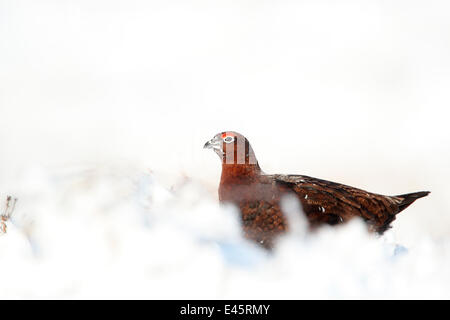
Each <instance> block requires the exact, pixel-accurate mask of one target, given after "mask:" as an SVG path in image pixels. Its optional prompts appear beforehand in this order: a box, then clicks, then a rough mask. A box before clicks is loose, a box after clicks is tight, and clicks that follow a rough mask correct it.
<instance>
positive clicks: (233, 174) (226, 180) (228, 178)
mask: <svg viewBox="0 0 450 320" xmlns="http://www.w3.org/2000/svg"><path fill="white" fill-rule="evenodd" d="M260 174H261V168H260V167H259V165H258V163H256V164H225V163H223V164H222V176H221V179H220V183H221V184H234V183H239V184H240V183H245V182H251V181H254V180H255V179H256V178H257V177H258V176H259V175H260Z"/></svg>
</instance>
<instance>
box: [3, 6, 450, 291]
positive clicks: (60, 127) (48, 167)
mask: <svg viewBox="0 0 450 320" xmlns="http://www.w3.org/2000/svg"><path fill="white" fill-rule="evenodd" d="M449 88H450V5H449V4H448V1H435V0H431V1H398V0H397V1H361V0H357V1H356V0H355V1H324V0H319V1H318V0H315V1H264V0H263V1H248V0H240V1H225V0H219V1H206V0H205V1H193V0H190V1H173V0H171V1H137V0H131V1H103V0H89V1H87V0H86V1H82V0H80V1H66V0H64V1H62V0H59V1H31V0H30V1H21V0H14V1H6V0H1V1H0V150H1V151H0V197H1V199H4V197H5V196H6V195H7V194H13V195H15V196H17V197H18V198H19V203H18V204H21V203H22V207H20V206H18V208H17V212H16V215H17V221H20V217H21V216H31V218H30V219H31V220H33V221H34V219H35V218H33V217H34V216H35V215H36V214H37V213H36V212H40V211H46V212H47V213H49V212H51V213H49V214H50V215H60V214H61V212H64V211H65V210H68V211H71V212H73V214H74V215H75V216H76V215H77V214H78V212H79V211H78V210H79V208H78V207H77V206H76V205H74V206H73V207H70V208H68V207H67V203H64V204H61V201H62V200H61V199H60V197H66V198H69V199H72V198H73V197H76V196H77V195H79V194H80V193H82V194H83V197H85V199H89V201H93V202H95V201H97V200H98V201H102V200H99V199H104V196H103V195H98V194H96V193H91V192H90V191H87V190H89V189H88V188H87V187H86V188H85V186H86V185H83V183H80V186H81V187H80V188H79V189H76V190H75V191H74V189H70V188H69V189H67V190H66V189H64V190H65V191H64V192H63V191H61V188H62V187H61V185H60V184H58V183H61V182H60V180H58V178H55V172H61V171H62V172H64V174H62V176H63V178H61V179H62V180H64V181H65V182H64V183H69V185H71V183H72V182H67V181H78V180H77V179H80V177H81V176H83V177H86V172H100V173H98V176H99V178H98V179H100V180H99V181H101V182H100V183H103V184H104V185H105V190H107V191H105V192H109V191H108V190H109V189H111V188H112V189H114V188H115V187H117V186H118V185H120V183H117V184H115V182H111V183H110V182H109V180H105V179H107V178H105V176H108V177H109V176H111V172H115V174H117V172H121V174H122V175H123V176H125V177H126V176H127V175H128V172H129V171H127V170H130V168H133V169H132V170H134V171H133V172H135V173H136V172H137V175H139V173H142V174H144V172H148V171H149V170H151V172H152V173H153V174H154V175H155V176H156V177H158V179H159V180H158V181H159V187H160V188H161V189H165V190H169V189H170V188H171V187H172V189H173V188H175V189H176V185H177V183H179V182H180V181H183V179H185V178H186V177H187V178H189V179H191V180H192V181H194V182H195V183H196V184H198V185H201V186H202V188H205V189H206V190H207V192H206V193H205V197H206V198H208V199H209V200H211V203H214V201H215V200H217V196H216V188H217V185H218V182H219V181H218V180H219V175H220V165H219V161H218V160H217V158H216V156H215V155H214V154H213V153H212V152H208V151H210V150H208V151H206V150H203V149H202V146H203V144H204V142H205V141H207V140H209V139H210V138H211V137H212V136H213V135H214V134H216V133H218V132H221V131H224V130H234V131H238V132H240V133H242V134H244V135H245V136H247V138H248V139H249V140H250V142H251V144H252V146H253V148H254V150H255V152H256V156H257V157H258V160H259V163H260V165H261V167H262V168H263V170H264V171H266V172H268V173H297V174H305V175H310V176H314V177H318V178H323V179H327V180H332V181H337V182H341V183H345V184H349V185H353V186H356V187H360V188H363V189H367V190H368V191H372V192H376V193H382V194H389V195H394V194H402V193H408V192H414V191H421V190H430V191H431V192H432V193H431V194H430V196H428V197H427V198H424V199H420V200H418V201H417V202H416V203H414V205H412V206H411V207H410V208H408V209H407V210H406V211H404V212H402V213H401V214H400V215H399V216H398V218H397V220H396V221H395V222H394V224H393V225H394V230H393V231H392V232H393V234H394V236H395V241H396V242H398V243H401V244H402V245H405V246H407V247H410V246H415V245H420V244H421V243H423V241H438V242H439V241H441V240H442V239H448V237H449V236H450V217H449V213H450V198H449V197H448V195H449V192H450V185H449V181H450V166H449V164H450V129H449V125H448V120H449V115H450V113H449V111H448V110H449V106H450V95H449ZM73 168H75V169H73ZM86 168H88V169H86ZM105 168H109V169H105ZM85 170H88V171H85ZM102 170H106V171H107V172H108V173H107V174H105V173H104V171H102ZM108 170H109V171H108ZM121 170H122V171H121ZM67 171H69V172H71V173H70V174H67ZM79 172H84V173H83V175H81V174H80V173H79ZM56 177H61V174H60V173H58V174H56ZM96 179H97V178H96ZM130 179H131V178H130ZM77 183H78V182H77ZM49 185H50V186H53V187H51V188H50V189H51V190H50V189H46V188H48V186H49ZM174 186H175V187H174ZM52 188H53V189H52ZM42 190H47V191H45V192H46V195H47V196H46V199H47V200H46V201H48V203H52V201H54V202H56V203H58V206H60V207H58V209H55V210H54V211H52V210H50V209H48V208H47V209H48V210H47V209H45V210H44V209H42V208H40V209H39V207H37V206H39V203H40V202H39V201H40V200H42V197H43V196H42V194H41V193H40V192H44V191H42ZM49 190H50V191H49ZM52 190H53V191H52ZM55 190H57V191H55ZM58 192H59V193H58ZM77 192H78V193H77ZM61 193H62V194H63V195H61ZM125 193H126V192H125ZM193 193H194V194H195V192H193ZM153 196H154V198H155V197H158V196H156V195H153ZM196 196H198V194H197V195H195V196H193V197H196ZM96 197H98V198H96ZM114 197H115V196H114ZM187 197H188V198H189V197H190V196H189V193H188V196H187ZM83 199H84V198H83ZM96 199H97V200H96ZM209 200H208V201H209ZM2 201H3V200H2ZM36 201H37V202H36ZM86 201H87V200H86ZM21 208H22V209H21ZM25 208H27V209H26V210H25ZM96 210H97V209H95V210H94V209H93V211H95V212H97V211H96ZM104 210H106V211H108V209H104ZM87 219H89V217H88V218H87ZM50 220H52V219H50ZM63 220H64V219H63ZM17 225H18V229H20V228H21V227H20V223H17ZM52 228H57V225H55V226H53V227H52ZM69 228H70V227H69ZM6 236H9V234H8V235H6ZM4 238H5V236H4V237H3V239H4ZM424 239H425V240H424ZM0 241H1V240H0ZM142 246H145V244H142ZM431 247H432V246H431ZM447 251H448V246H447ZM19 261H21V260H20V259H19ZM17 263H18V264H20V262H17ZM439 263H440V262H437V264H439ZM24 287H25V288H26V285H24ZM24 292H28V291H27V290H25V291H21V290H18V293H17V295H18V296H27V295H26V294H25V293H24ZM33 292H34V293H33V294H34V296H37V297H42V296H44V297H47V296H52V295H54V296H57V297H59V296H61V293H60V292H59V291H57V290H56V291H55V292H53V291H52V293H49V294H48V295H45V294H40V293H39V290H37V291H33ZM80 292H81V293H80V296H81V297H85V295H84V294H85V293H86V292H90V291H89V290H87V289H86V291H83V290H81V291H80ZM400 292H402V291H400ZM5 295H6V296H8V293H5ZM28 296H33V295H28ZM218 296H219V297H221V296H220V295H218ZM338 296H339V294H338ZM342 296H344V297H345V296H346V295H345V294H342ZM143 297H147V296H146V295H145V293H143ZM187 297H189V295H188V296H187Z"/></svg>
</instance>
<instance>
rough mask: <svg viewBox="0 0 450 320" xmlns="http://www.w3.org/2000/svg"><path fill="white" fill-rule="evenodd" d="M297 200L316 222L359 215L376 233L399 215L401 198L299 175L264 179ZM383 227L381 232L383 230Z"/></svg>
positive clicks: (272, 176)
mask: <svg viewBox="0 0 450 320" xmlns="http://www.w3.org/2000/svg"><path fill="white" fill-rule="evenodd" d="M267 177H270V179H273V180H275V181H276V182H277V183H279V184H281V185H285V186H287V187H288V188H289V189H290V190H292V191H293V192H295V194H296V195H297V196H298V197H299V199H300V201H301V203H302V205H303V210H304V211H305V213H306V214H307V215H308V217H309V218H310V220H311V218H312V220H313V221H314V220H317V222H327V223H330V224H335V223H339V222H344V221H347V220H349V219H351V218H353V217H355V216H360V217H361V218H363V219H364V220H366V221H367V222H369V223H370V224H371V225H373V226H374V228H375V229H376V230H377V231H384V230H385V229H386V228H387V227H388V225H389V223H390V222H391V221H393V220H394V219H395V214H396V213H398V204H399V203H400V202H401V199H400V198H397V197H389V196H383V195H379V194H374V193H369V192H367V191H364V190H361V189H357V188H354V187H350V186H347V185H343V184H340V183H335V182H331V181H326V180H321V179H317V178H312V177H308V176H302V175H270V176H267ZM383 228H384V229H383Z"/></svg>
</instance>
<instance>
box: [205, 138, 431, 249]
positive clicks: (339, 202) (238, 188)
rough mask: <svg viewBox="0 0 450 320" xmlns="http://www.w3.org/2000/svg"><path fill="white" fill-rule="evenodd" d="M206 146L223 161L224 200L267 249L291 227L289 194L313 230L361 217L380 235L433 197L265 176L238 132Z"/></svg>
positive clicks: (248, 234)
mask: <svg viewBox="0 0 450 320" xmlns="http://www.w3.org/2000/svg"><path fill="white" fill-rule="evenodd" d="M204 148H207V149H213V150H214V151H215V152H216V153H217V154H218V155H219V157H220V159H221V161H222V176H221V179H220V186H219V200H220V201H221V202H231V203H233V204H235V205H237V206H238V207H239V209H240V211H241V218H242V225H243V229H244V233H245V236H246V237H247V238H249V239H252V240H254V241H256V242H258V243H259V244H261V245H263V246H264V247H266V248H271V247H272V246H273V240H274V239H275V238H276V236H277V235H279V234H281V233H283V232H284V231H285V230H286V229H287V222H286V218H285V215H284V214H283V212H282V210H281V207H280V200H281V197H282V196H284V195H287V194H289V193H291V194H295V195H296V197H297V198H298V199H299V200H300V202H301V205H302V208H303V211H304V213H305V214H306V217H307V219H308V221H309V224H310V226H311V227H316V226H319V225H321V224H329V225H335V224H340V223H344V222H346V221H348V220H350V219H352V218H353V217H360V218H362V219H363V220H364V221H365V222H366V223H367V224H368V226H369V229H370V230H373V231H376V232H378V233H380V234H382V233H383V232H384V231H386V230H387V229H388V228H390V226H389V225H390V223H391V222H392V221H394V220H395V216H396V215H397V214H398V213H399V212H401V211H403V210H404V209H406V208H407V207H408V206H409V205H410V204H411V203H413V202H414V201H415V200H416V199H419V198H422V197H425V196H426V195H428V194H429V192H428V191H421V192H414V193H408V194H402V195H398V196H383V195H379V194H375V193H370V192H367V191H364V190H361V189H357V188H353V187H350V186H346V185H343V184H339V183H335V182H330V181H326V180H321V179H316V178H312V177H308V176H302V175H281V174H273V175H269V174H265V173H264V172H263V171H262V170H261V168H260V167H259V165H258V161H257V160H256V157H255V153H254V152H253V149H252V147H251V146H250V143H249V142H248V140H247V139H246V138H245V137H244V136H243V135H241V134H239V133H237V132H232V131H226V132H222V133H219V134H217V135H215V136H214V137H213V138H212V139H211V140H210V141H208V142H206V143H205V145H204Z"/></svg>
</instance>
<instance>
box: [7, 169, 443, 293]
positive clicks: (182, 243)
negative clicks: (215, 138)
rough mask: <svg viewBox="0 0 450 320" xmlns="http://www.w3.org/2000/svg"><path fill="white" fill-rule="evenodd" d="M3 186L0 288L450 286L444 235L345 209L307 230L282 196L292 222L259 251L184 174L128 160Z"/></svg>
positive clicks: (356, 289) (33, 175) (350, 289)
mask: <svg viewBox="0 0 450 320" xmlns="http://www.w3.org/2000/svg"><path fill="white" fill-rule="evenodd" d="M14 187H15V189H14V188H13V189H14V190H15V192H16V194H15V196H17V197H18V198H19V201H18V203H17V206H16V210H15V212H14V213H13V215H12V217H11V219H10V220H9V221H8V222H7V223H8V229H7V233H6V234H3V235H2V236H0V267H1V269H2V274H3V276H2V277H1V278H0V283H1V285H0V299H6V298H8V299H11V298H13V299H14V298H43V299H48V298H60V299H81V298H83V299H91V298H105V299H108V298H125V299H128V298H130V299H164V298H172V299H181V298H183V299H280V298H286V299H303V298H306V299H310V298H324V299H329V298H344V299H346V298H363V299H365V298H446V299H448V298H450V291H449V290H448V284H449V283H450V241H449V239H442V240H441V241H432V240H430V239H423V240H422V241H420V242H419V245H417V246H415V247H412V248H405V247H403V246H401V245H398V244H396V243H395V240H394V238H395V237H394V234H393V232H394V231H389V232H388V233H387V234H386V235H385V236H383V237H377V236H375V235H371V234H368V233H367V232H366V229H365V227H364V226H363V225H362V222H360V221H356V220H355V221H353V222H351V223H349V224H347V225H345V226H341V227H337V228H331V227H325V228H322V229H321V230H320V231H319V232H317V233H315V234H308V233H306V231H305V230H306V229H305V222H304V221H303V220H302V219H301V218H298V217H299V215H296V214H295V213H296V212H298V210H299V208H298V205H297V204H296V203H295V201H292V199H286V201H285V202H284V203H283V206H284V208H285V210H286V212H287V214H288V216H289V219H290V220H292V223H293V224H292V225H293V228H291V229H292V230H293V231H292V232H290V233H289V234H287V235H286V236H284V237H282V238H281V239H280V240H279V242H278V245H277V247H276V249H275V250H274V251H273V252H272V253H268V252H266V251H265V250H263V249H261V248H259V247H258V246H256V245H254V244H253V243H250V242H248V241H247V240H245V239H243V237H242V235H241V229H240V222H239V218H238V212H237V210H236V209H235V208H233V207H231V206H225V207H224V206H220V205H219V204H218V201H217V199H216V196H215V194H211V192H209V191H208V190H207V188H205V187H204V186H203V185H202V184H201V183H199V182H195V181H191V180H189V179H186V180H185V181H184V182H183V183H181V184H179V185H177V186H176V187H174V188H172V189H170V188H167V187H165V186H164V184H162V183H161V182H160V181H159V180H158V178H157V175H155V174H153V173H147V172H143V171H141V170H138V169H129V168H127V169H123V168H110V169H95V170H74V171H67V170H66V171H64V172H58V173H55V172H53V171H49V170H45V169H42V168H34V169H32V170H30V171H28V172H25V173H24V174H23V175H22V177H21V178H20V179H19V180H18V181H16V185H15V186H14ZM0 192H1V195H2V198H3V196H4V195H3V192H4V190H0ZM296 217H297V218H296Z"/></svg>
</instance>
